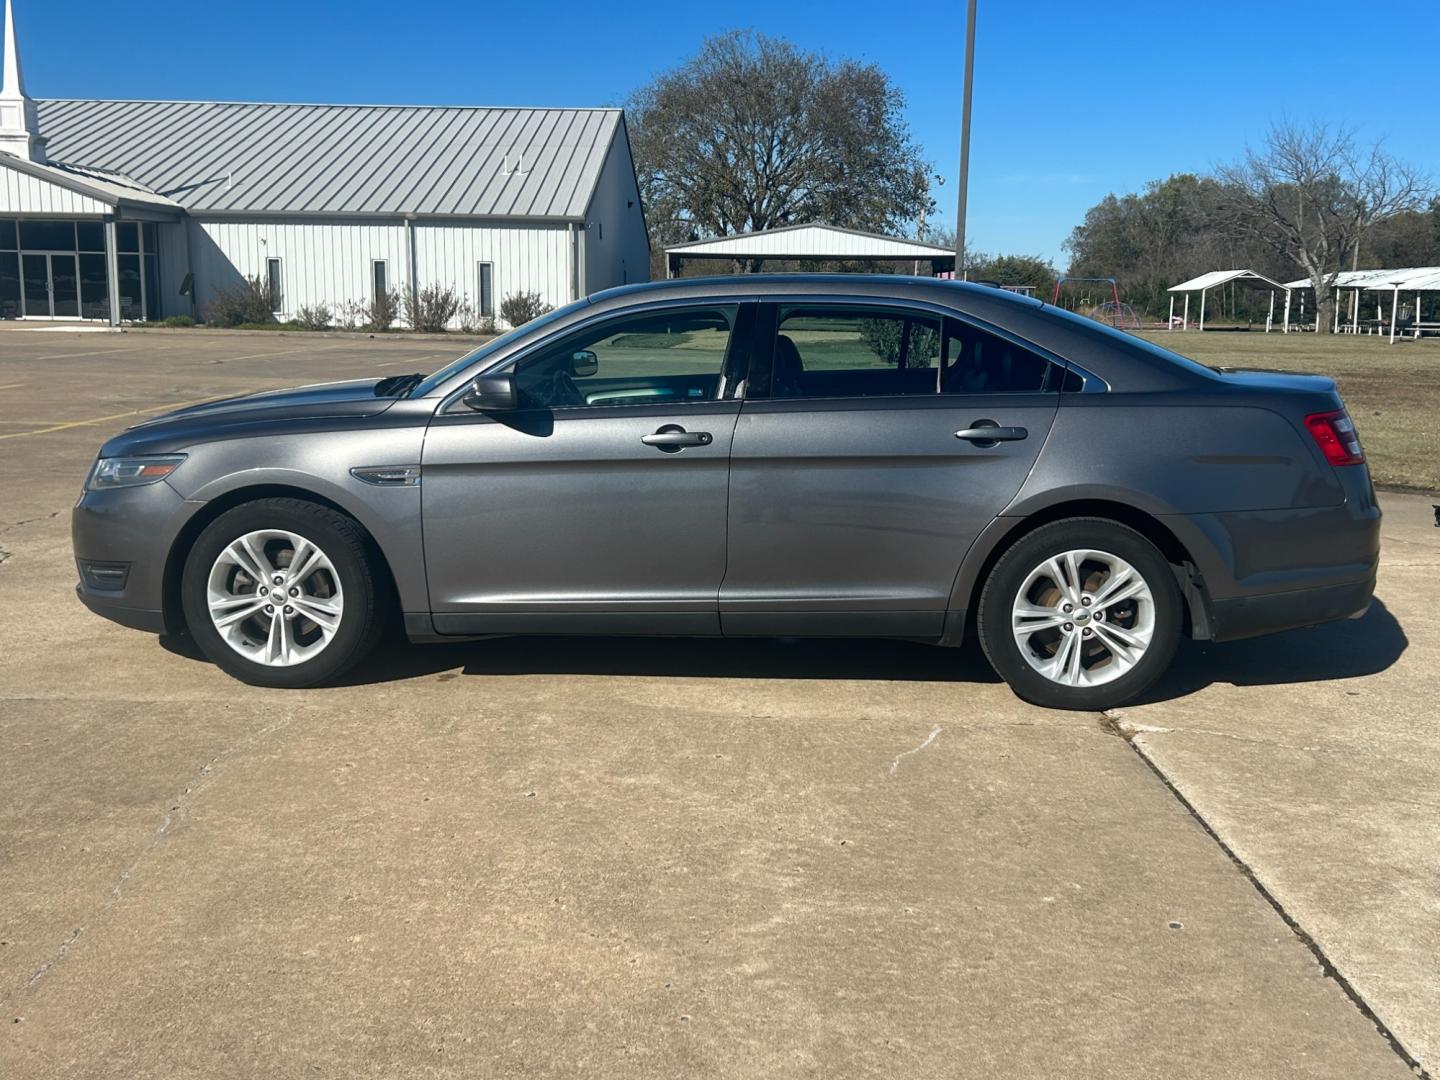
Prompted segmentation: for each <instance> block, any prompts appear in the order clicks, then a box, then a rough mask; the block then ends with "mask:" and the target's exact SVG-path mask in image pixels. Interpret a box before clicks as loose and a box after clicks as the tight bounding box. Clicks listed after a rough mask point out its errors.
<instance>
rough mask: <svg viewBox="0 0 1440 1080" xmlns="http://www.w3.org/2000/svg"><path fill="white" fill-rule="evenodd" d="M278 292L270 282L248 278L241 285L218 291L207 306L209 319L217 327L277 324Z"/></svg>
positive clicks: (206, 315)
mask: <svg viewBox="0 0 1440 1080" xmlns="http://www.w3.org/2000/svg"><path fill="white" fill-rule="evenodd" d="M274 307H275V294H274V293H273V292H272V291H271V289H270V283H269V282H268V281H261V280H260V279H259V278H258V277H252V278H246V279H245V280H244V281H243V282H241V283H240V284H239V285H231V286H228V287H222V288H219V289H216V290H215V295H214V297H213V298H212V299H211V300H210V303H208V304H207V305H205V321H206V322H209V323H212V324H214V325H216V326H239V325H240V324H241V323H273V322H274V321H275V312H274V310H273V309H274Z"/></svg>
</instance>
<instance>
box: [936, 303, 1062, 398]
mask: <svg viewBox="0 0 1440 1080" xmlns="http://www.w3.org/2000/svg"><path fill="white" fill-rule="evenodd" d="M1063 375H1064V371H1063V369H1061V368H1059V367H1057V366H1056V365H1055V364H1052V363H1051V362H1050V361H1049V360H1047V359H1045V357H1043V356H1040V355H1039V354H1037V353H1034V352H1032V351H1031V350H1029V349H1027V348H1025V347H1023V346H1021V345H1016V344H1015V343H1014V342H1012V341H1010V340H1009V339H1008V338H1003V337H1001V336H1000V335H999V334H992V333H991V332H990V331H988V330H982V329H980V328H979V327H978V326H972V325H971V324H970V323H967V322H964V321H962V320H960V319H946V320H945V348H944V364H943V369H942V372H941V376H940V390H941V392H942V393H946V394H1034V393H1040V392H1042V391H1058V390H1059V389H1060V384H1061V380H1062V377H1063Z"/></svg>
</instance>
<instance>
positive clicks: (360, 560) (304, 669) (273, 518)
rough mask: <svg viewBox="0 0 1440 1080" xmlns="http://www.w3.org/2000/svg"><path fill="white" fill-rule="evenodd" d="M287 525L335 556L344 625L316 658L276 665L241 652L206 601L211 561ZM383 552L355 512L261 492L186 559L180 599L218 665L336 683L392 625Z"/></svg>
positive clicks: (283, 681) (282, 678)
mask: <svg viewBox="0 0 1440 1080" xmlns="http://www.w3.org/2000/svg"><path fill="white" fill-rule="evenodd" d="M265 529H283V530H287V531H290V532H293V533H296V534H298V535H299V536H301V537H303V538H305V539H308V540H310V541H311V542H312V543H313V544H315V545H316V546H318V547H319V548H320V549H321V550H322V551H323V552H324V554H325V556H326V557H327V558H328V559H329V560H330V563H331V565H332V566H333V567H334V569H335V575H336V576H337V577H338V579H339V586H340V588H341V589H342V590H343V598H344V603H343V607H342V608H341V613H340V619H339V625H338V626H337V627H336V628H335V632H334V636H333V637H332V638H331V639H330V641H329V643H328V644H326V645H325V646H324V647H323V648H322V649H320V650H319V651H318V653H317V655H315V656H314V657H312V658H311V659H308V660H304V661H301V662H298V663H294V664H291V665H289V666H284V667H281V666H271V665H268V664H264V663H258V662H256V661H254V660H250V659H248V658H247V657H245V656H242V655H241V654H240V652H238V651H237V650H236V648H233V647H232V646H231V645H230V644H229V643H227V642H226V640H225V638H224V637H222V636H221V634H220V631H218V630H217V629H216V628H215V625H214V623H213V622H212V621H211V618H210V612H209V607H208V604H207V601H206V590H207V582H208V580H209V576H210V571H211V567H212V566H213V565H214V564H215V560H216V559H217V558H219V556H220V554H221V552H222V551H224V550H225V548H227V547H228V546H229V545H230V544H231V543H233V542H234V541H235V540H237V539H238V538H240V537H242V536H244V535H245V534H247V533H250V532H255V531H259V530H265ZM378 558H379V553H378V552H376V551H375V548H374V543H373V542H372V541H371V539H370V537H369V536H368V534H366V532H365V530H364V529H362V528H361V527H360V525H359V524H358V523H356V522H355V521H354V520H353V519H352V518H349V517H346V516H345V515H344V514H342V513H340V512H338V511H336V510H332V509H331V508H330V507H328V506H321V505H318V504H316V503H311V502H306V501H304V500H302V499H288V498H271V499H257V500H256V501H254V502H249V503H244V504H242V505H240V506H237V507H235V508H234V509H231V510H227V511H225V513H223V514H221V515H220V516H219V517H217V518H216V519H215V520H214V521H212V522H211V523H210V524H209V525H207V526H206V527H205V530H204V531H203V532H202V533H201V534H200V536H199V538H198V539H197V540H196V541H195V544H194V545H193V546H192V547H191V549H190V553H189V555H188V556H187V557H186V560H185V571H184V576H183V577H182V579H181V589H180V594H181V602H182V605H183V607H184V611H185V622H186V625H187V628H188V629H189V632H190V636H191V637H192V638H193V639H194V641H195V643H196V645H198V646H199V648H200V651H201V652H203V653H204V654H205V656H206V657H207V658H209V659H210V660H211V661H212V662H213V663H214V664H215V666H216V667H218V668H220V669H221V670H223V671H225V672H227V673H229V674H230V675H233V676H234V677H235V678H237V679H239V680H241V681H242V682H246V683H249V684H250V685H252V686H270V687H279V688H282V689H300V688H303V687H309V686H318V685H321V684H323V683H327V682H330V681H332V680H334V679H336V678H337V677H339V676H340V675H341V674H343V673H344V672H345V671H347V670H349V669H350V668H351V667H353V666H354V665H355V664H357V663H359V662H360V661H361V660H363V659H364V658H365V657H366V656H367V655H368V654H369V653H370V652H371V651H372V650H373V649H374V648H375V645H376V643H377V642H378V641H379V640H380V637H381V634H382V633H383V632H384V629H385V623H386V619H385V611H384V605H385V597H386V596H387V593H386V592H385V590H384V589H383V587H382V585H381V582H380V581H379V580H377V576H376V573H375V569H374V567H375V563H376V560H378Z"/></svg>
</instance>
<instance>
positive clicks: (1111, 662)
mask: <svg viewBox="0 0 1440 1080" xmlns="http://www.w3.org/2000/svg"><path fill="white" fill-rule="evenodd" d="M1183 611H1184V605H1183V603H1182V601H1181V598H1180V590H1179V586H1178V585H1177V584H1176V582H1175V575H1174V573H1173V572H1172V571H1171V569H1170V565H1169V563H1168V562H1167V561H1166V559H1165V557H1164V555H1162V554H1161V553H1160V551H1159V550H1158V549H1157V548H1156V547H1155V545H1154V544H1152V543H1151V542H1150V541H1149V540H1147V539H1146V538H1145V537H1144V536H1142V535H1141V534H1140V533H1138V532H1136V531H1135V530H1134V529H1131V528H1128V527H1127V526H1124V525H1120V524H1118V523H1116V522H1113V521H1106V520H1104V519H1100V518H1071V519H1068V520H1064V521H1057V522H1054V523H1052V524H1049V525H1044V526H1042V527H1040V528H1038V529H1036V530H1035V531H1034V532H1032V533H1030V534H1029V535H1027V536H1025V537H1023V538H1022V539H1021V540H1020V541H1018V542H1017V543H1016V544H1015V546H1014V547H1012V548H1011V549H1010V550H1009V551H1007V552H1006V553H1005V554H1004V555H1003V556H1002V557H1001V558H1000V560H999V562H997V563H996V564H995V568H994V570H993V571H991V574H990V577H989V578H988V579H987V581H986V583H985V588H984V591H983V592H982V593H981V597H980V609H979V612H978V616H977V623H978V628H979V633H980V642H981V645H982V647H983V648H984V650H985V655H986V656H987V657H988V658H989V660H990V663H991V665H992V666H993V667H994V668H995V670H996V672H998V673H999V675H1000V676H1001V678H1003V679H1004V680H1005V681H1006V682H1008V683H1009V684H1010V686H1011V688H1012V689H1013V690H1014V691H1015V693H1017V694H1018V695H1019V696H1020V697H1022V698H1024V699H1025V700H1026V701H1029V702H1032V703H1033V704H1036V705H1042V706H1045V707H1047V708H1053V709H1087V710H1101V709H1108V708H1111V707H1113V706H1116V705H1119V704H1121V703H1123V702H1126V701H1129V700H1131V699H1132V698H1134V697H1135V696H1136V695H1138V694H1140V693H1142V692H1144V691H1145V690H1146V689H1148V688H1149V687H1150V686H1151V685H1152V684H1153V683H1154V682H1155V680H1156V679H1157V678H1159V677H1160V675H1161V674H1162V673H1163V672H1164V671H1165V669H1166V668H1167V667H1169V666H1170V662H1171V660H1172V659H1173V657H1174V655H1175V648H1176V646H1177V644H1178V643H1179V639H1180V629H1181V621H1182V616H1183Z"/></svg>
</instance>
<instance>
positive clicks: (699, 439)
mask: <svg viewBox="0 0 1440 1080" xmlns="http://www.w3.org/2000/svg"><path fill="white" fill-rule="evenodd" d="M640 441H641V442H642V443H644V444H645V445H646V446H653V447H655V448H656V449H657V450H663V451H665V452H666V453H667V454H673V453H675V452H676V451H679V450H683V449H685V447H687V446H709V445H710V444H711V443H712V442H714V441H715V436H713V435H711V434H710V432H708V431H686V430H685V429H684V428H683V427H681V426H680V425H679V424H666V425H665V426H664V427H662V428H661V429H660V430H659V431H657V432H655V434H653V435H641V436H640Z"/></svg>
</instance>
